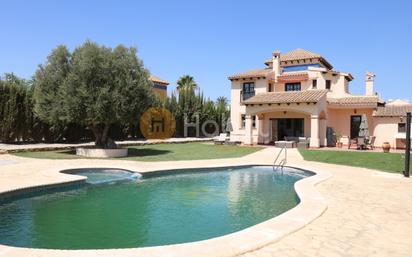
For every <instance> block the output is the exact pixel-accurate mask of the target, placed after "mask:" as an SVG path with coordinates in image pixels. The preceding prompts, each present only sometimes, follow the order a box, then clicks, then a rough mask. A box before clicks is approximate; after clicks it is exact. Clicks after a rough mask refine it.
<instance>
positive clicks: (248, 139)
mask: <svg viewBox="0 0 412 257" xmlns="http://www.w3.org/2000/svg"><path fill="white" fill-rule="evenodd" d="M252 133H253V128H252V116H250V115H246V117H245V140H244V142H243V143H244V144H245V145H253V135H252Z"/></svg>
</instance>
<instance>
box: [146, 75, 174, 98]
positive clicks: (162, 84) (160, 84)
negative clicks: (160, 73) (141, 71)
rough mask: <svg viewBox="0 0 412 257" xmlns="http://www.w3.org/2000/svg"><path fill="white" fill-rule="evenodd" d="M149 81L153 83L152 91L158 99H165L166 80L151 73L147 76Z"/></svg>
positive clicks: (167, 83)
mask: <svg viewBox="0 0 412 257" xmlns="http://www.w3.org/2000/svg"><path fill="white" fill-rule="evenodd" d="M149 81H151V82H152V83H153V92H154V93H155V94H156V96H157V97H158V98H159V99H160V100H163V101H164V100H166V99H167V86H168V85H169V82H167V81H166V80H163V79H160V78H158V77H156V76H154V75H151V76H150V77H149Z"/></svg>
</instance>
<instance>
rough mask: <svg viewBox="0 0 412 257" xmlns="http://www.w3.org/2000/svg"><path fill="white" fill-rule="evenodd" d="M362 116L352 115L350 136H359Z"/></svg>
mask: <svg viewBox="0 0 412 257" xmlns="http://www.w3.org/2000/svg"><path fill="white" fill-rule="evenodd" d="M361 120H362V116H360V115H353V116H350V138H351V139H353V138H357V137H358V136H359V126H360V124H361Z"/></svg>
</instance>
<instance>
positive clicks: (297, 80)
mask: <svg viewBox="0 0 412 257" xmlns="http://www.w3.org/2000/svg"><path fill="white" fill-rule="evenodd" d="M265 64H266V66H267V67H265V68H262V69H255V70H251V71H246V72H243V73H239V74H235V75H232V76H230V77H229V79H230V81H231V122H232V128H233V131H231V136H230V137H231V140H233V141H240V142H242V143H244V144H270V143H273V142H275V141H279V140H284V139H285V138H284V137H306V138H308V139H309V140H310V146H311V147H322V146H328V145H329V146H331V144H333V145H334V144H335V143H336V135H340V136H341V138H340V142H342V143H343V144H344V145H347V144H348V142H349V140H350V139H351V138H356V137H357V136H358V133H359V130H358V129H359V126H358V123H359V122H360V121H361V120H363V119H365V118H366V123H367V125H368V131H369V136H370V137H375V146H381V145H382V143H383V142H389V143H390V144H391V145H392V146H393V147H396V146H400V147H401V146H402V145H401V142H400V141H399V140H396V138H402V133H403V132H402V131H401V130H402V127H403V125H402V124H401V123H402V122H403V120H404V118H403V117H404V116H405V114H406V111H409V110H412V105H410V104H408V103H398V104H397V105H399V106H402V108H401V109H402V110H401V111H398V112H396V113H391V111H392V107H390V106H391V104H388V106H386V103H385V102H384V101H383V100H381V99H380V98H379V97H378V95H377V94H376V93H375V91H374V84H373V83H374V77H375V75H374V74H372V73H367V74H366V76H365V95H352V94H351V93H350V92H349V83H350V82H351V81H352V80H353V77H352V75H351V74H350V73H346V72H340V71H335V70H333V67H332V65H331V64H330V63H329V62H328V61H327V60H326V59H325V58H323V57H322V56H321V55H319V54H315V53H312V52H309V51H306V50H303V49H296V50H294V51H291V52H289V53H286V54H284V55H283V54H281V53H280V52H279V51H275V52H274V53H273V54H272V58H271V59H270V60H267V61H266V62H265ZM398 109H399V108H398ZM382 113H383V114H385V115H381V114H382ZM362 116H363V117H362ZM399 124H401V125H399ZM334 140H335V141H334Z"/></svg>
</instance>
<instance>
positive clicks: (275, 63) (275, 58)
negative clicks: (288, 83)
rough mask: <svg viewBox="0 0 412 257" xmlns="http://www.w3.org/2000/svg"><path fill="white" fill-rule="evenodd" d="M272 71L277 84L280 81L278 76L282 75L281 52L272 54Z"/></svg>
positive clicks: (277, 51)
mask: <svg viewBox="0 0 412 257" xmlns="http://www.w3.org/2000/svg"><path fill="white" fill-rule="evenodd" d="M272 71H273V73H274V74H275V82H277V80H278V76H280V75H281V73H282V72H281V68H280V51H279V50H276V51H274V52H273V53H272Z"/></svg>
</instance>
